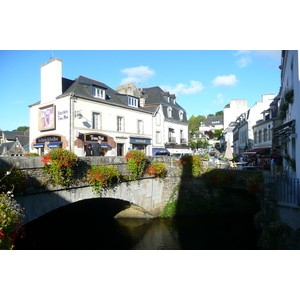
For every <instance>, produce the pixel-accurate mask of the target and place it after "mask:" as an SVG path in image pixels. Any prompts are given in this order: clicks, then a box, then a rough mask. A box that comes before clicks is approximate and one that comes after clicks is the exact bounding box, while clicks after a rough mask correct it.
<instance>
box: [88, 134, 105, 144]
mask: <svg viewBox="0 0 300 300" xmlns="http://www.w3.org/2000/svg"><path fill="white" fill-rule="evenodd" d="M98 140H101V141H102V142H107V137H106V136H102V135H100V134H87V135H86V136H85V141H86V142H97V141H98Z"/></svg>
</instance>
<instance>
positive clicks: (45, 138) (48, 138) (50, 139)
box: [36, 135, 60, 143]
mask: <svg viewBox="0 0 300 300" xmlns="http://www.w3.org/2000/svg"><path fill="white" fill-rule="evenodd" d="M36 142H37V143H45V142H60V137H59V136H50V135H49V136H43V137H40V138H37V139H36Z"/></svg>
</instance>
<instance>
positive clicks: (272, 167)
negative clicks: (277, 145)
mask: <svg viewBox="0 0 300 300" xmlns="http://www.w3.org/2000/svg"><path fill="white" fill-rule="evenodd" d="M276 156H277V150H274V152H273V153H272V154H271V156H270V159H271V162H270V168H271V174H272V175H274V169H275V164H274V158H275V157H276Z"/></svg>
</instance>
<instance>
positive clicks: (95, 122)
mask: <svg viewBox="0 0 300 300" xmlns="http://www.w3.org/2000/svg"><path fill="white" fill-rule="evenodd" d="M92 119H93V129H101V128H100V114H99V113H95V112H93V115H92Z"/></svg>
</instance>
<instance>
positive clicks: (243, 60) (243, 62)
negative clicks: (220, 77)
mask: <svg viewBox="0 0 300 300" xmlns="http://www.w3.org/2000/svg"><path fill="white" fill-rule="evenodd" d="M233 55H234V56H238V57H239V59H238V60H237V61H236V62H235V63H236V65H237V66H238V67H239V68H244V67H246V66H248V65H249V64H250V63H251V62H252V59H251V57H250V55H251V51H249V50H239V51H237V52H236V53H234V54H233Z"/></svg>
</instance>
